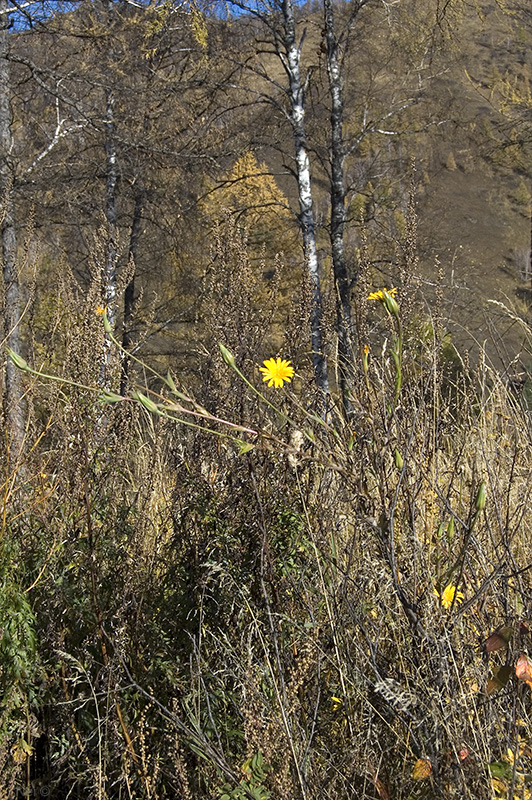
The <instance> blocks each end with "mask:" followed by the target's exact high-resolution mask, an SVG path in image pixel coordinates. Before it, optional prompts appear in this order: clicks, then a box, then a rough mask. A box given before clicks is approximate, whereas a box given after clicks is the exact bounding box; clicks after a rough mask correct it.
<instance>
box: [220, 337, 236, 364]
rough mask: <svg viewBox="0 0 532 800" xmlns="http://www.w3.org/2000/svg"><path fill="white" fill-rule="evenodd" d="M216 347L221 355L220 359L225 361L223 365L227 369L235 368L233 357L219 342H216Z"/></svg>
mask: <svg viewBox="0 0 532 800" xmlns="http://www.w3.org/2000/svg"><path fill="white" fill-rule="evenodd" d="M218 347H219V348H220V353H221V354H222V358H223V360H224V361H225V363H226V364H227V365H228V366H229V367H233V369H234V368H235V367H236V361H235V357H234V355H233V354H232V353H231V352H230V351H229V350H228V349H227V347H226V346H225V345H223V344H222V343H221V342H218Z"/></svg>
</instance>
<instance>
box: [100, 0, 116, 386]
mask: <svg viewBox="0 0 532 800" xmlns="http://www.w3.org/2000/svg"><path fill="white" fill-rule="evenodd" d="M103 13H104V20H105V25H106V28H107V31H108V35H109V37H111V36H112V35H113V32H112V27H113V26H112V13H113V11H112V7H111V2H110V0H103ZM104 57H105V58H106V59H107V64H106V84H107V85H106V88H105V117H104V137H105V143H104V147H105V219H106V221H107V229H106V234H105V236H106V242H105V256H104V258H105V263H104V264H103V265H102V300H103V305H104V307H105V310H106V314H107V319H108V320H109V324H110V326H111V328H112V329H113V330H114V328H115V325H116V263H117V247H118V229H117V201H116V196H117V188H118V164H117V153H116V141H115V113H114V93H113V89H112V81H113V75H112V69H111V68H112V65H113V61H114V53H113V46H112V44H111V43H109V45H108V46H107V48H106V50H105V52H104ZM110 361H111V342H110V340H109V338H108V337H107V336H106V338H105V345H104V352H103V357H102V366H101V370H100V384H101V385H102V386H107V385H108V383H109V379H110V374H109V371H110Z"/></svg>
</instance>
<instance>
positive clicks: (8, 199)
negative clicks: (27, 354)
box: [0, 0, 25, 454]
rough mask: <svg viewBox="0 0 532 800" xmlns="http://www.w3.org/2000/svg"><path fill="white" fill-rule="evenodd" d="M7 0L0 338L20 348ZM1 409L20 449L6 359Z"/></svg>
mask: <svg viewBox="0 0 532 800" xmlns="http://www.w3.org/2000/svg"><path fill="white" fill-rule="evenodd" d="M7 8H8V2H7V0H0V220H1V224H0V229H1V237H2V270H3V280H4V340H5V342H6V344H7V345H8V347H10V348H11V349H12V350H14V351H15V352H17V353H19V352H20V329H19V323H20V308H21V301H20V284H19V276H18V270H17V237H16V229H15V209H14V200H13V183H14V177H15V168H14V164H13V132H12V115H11V91H10V87H11V82H10V68H9V36H10V34H9V30H8V28H9V14H8V13H7ZM4 413H5V419H6V425H7V429H8V435H9V440H10V448H11V450H12V451H13V452H14V453H15V454H19V453H21V451H22V447H23V442H24V416H25V415H24V407H23V401H22V382H21V376H20V372H19V371H18V370H17V368H16V367H15V365H14V364H13V362H12V361H11V359H9V358H8V359H7V365H6V373H5V392H4Z"/></svg>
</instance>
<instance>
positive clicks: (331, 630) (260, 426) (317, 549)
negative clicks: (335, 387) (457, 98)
mask: <svg viewBox="0 0 532 800" xmlns="http://www.w3.org/2000/svg"><path fill="white" fill-rule="evenodd" d="M233 238H234V237H233ZM221 246H222V245H221V244H220V241H219V242H218V248H221ZM226 246H227V249H226V250H224V253H225V255H224V259H225V260H224V261H223V263H224V265H225V267H227V269H229V270H230V271H231V270H232V271H233V272H234V271H235V270H237V269H238V268H239V265H240V268H241V269H240V273H239V274H240V276H241V280H240V281H236V280H233V281H232V283H231V285H230V288H231V296H230V297H226V296H223V297H222V296H220V291H221V289H220V285H221V284H216V286H215V287H214V289H213V292H214V293H215V296H213V297H211V300H210V301H209V298H208V297H207V298H206V300H205V302H206V303H209V302H211V306H210V312H209V314H210V316H208V315H207V312H206V316H205V319H206V320H207V321H208V320H211V322H208V324H207V325H206V328H207V333H206V335H205V337H204V340H203V345H202V347H198V348H197V351H196V352H195V353H193V356H194V358H195V359H196V360H197V363H199V362H201V364H202V366H201V376H202V380H201V383H199V382H198V385H197V386H196V387H195V394H194V397H192V395H191V394H189V393H188V390H187V389H186V387H184V386H181V385H179V381H178V378H177V376H176V374H172V375H168V376H163V375H158V376H157V375H153V376H151V377H149V373H148V377H147V378H146V377H145V374H144V373H143V372H141V371H139V372H138V374H137V377H136V380H137V381H138V383H139V385H138V386H135V385H131V386H130V391H129V392H128V393H127V395H126V396H125V397H119V396H117V395H113V394H112V392H111V389H112V386H113V385H114V384H113V380H114V381H115V383H116V381H118V380H119V349H117V348H115V349H114V350H113V353H114V356H113V358H114V359H115V360H114V361H113V360H112V359H111V360H108V361H107V370H108V371H107V376H106V380H107V381H108V383H107V384H106V386H102V385H101V382H100V383H99V381H101V370H100V369H99V365H100V364H101V359H102V352H103V351H105V352H107V350H105V348H106V347H107V346H108V344H109V341H110V340H108V342H107V345H106V344H105V342H104V328H103V325H102V320H101V318H100V317H98V316H97V315H96V314H95V313H94V309H93V308H92V306H91V304H92V305H94V303H92V300H90V298H93V299H94V297H97V296H98V291H96V290H94V289H91V291H90V292H89V300H87V299H86V298H84V297H75V296H74V294H72V295H71V296H70V306H71V310H70V313H69V316H68V322H65V320H64V318H61V314H62V311H61V306H60V304H58V305H57V312H56V313H57V315H58V317H57V320H56V324H55V325H54V331H55V332H56V335H57V336H58V337H60V351H61V352H62V353H64V354H65V358H64V361H63V367H62V370H63V371H62V372H61V373H60V372H59V371H58V369H59V368H58V367H57V364H56V362H55V361H54V360H53V356H52V355H51V354H48V355H46V354H45V355H43V356H42V361H41V363H39V364H33V366H32V367H31V369H30V368H28V369H26V368H25V364H24V362H21V361H20V359H19V364H20V366H22V368H23V369H25V380H26V386H27V402H28V404H29V406H30V407H31V415H30V422H29V424H28V430H27V442H26V455H25V462H24V464H23V465H21V464H20V463H13V459H12V458H10V457H9V456H10V454H9V448H8V447H6V450H5V452H4V458H3V464H2V467H3V506H2V539H1V542H0V582H1V595H0V682H1V685H2V700H1V703H0V767H1V768H0V797H4V798H11V797H15V796H28V797H29V796H44V795H47V796H49V797H57V798H67V797H75V796H77V797H84V798H91V797H95V798H107V797H108V798H125V797H130V798H133V797H134V798H141V797H142V798H144V797H145V798H176V797H179V798H185V799H186V798H191V799H193V800H196V799H197V800H200V798H209V799H211V800H214V799H215V798H219V800H243V799H244V798H255V800H267V799H268V798H271V799H272V800H294V798H299V799H300V800H314V798H316V799H317V798H330V799H331V800H340V799H341V800H348V798H353V800H355V798H356V800H370V799H375V798H381V800H386V799H387V798H393V799H394V800H407V798H412V799H413V798H416V799H417V798H452V797H456V798H474V799H475V800H482V799H483V798H493V797H500V798H503V797H504V798H506V797H510V798H514V797H516V798H521V799H524V798H529V797H530V796H531V795H530V788H529V781H530V774H531V772H532V749H531V748H532V741H531V738H530V730H531V725H530V723H531V719H530V714H531V699H530V692H531V686H532V662H531V661H528V659H527V654H528V653H531V655H532V644H531V643H530V632H529V619H530V616H531V613H532V612H531V608H532V606H531V604H532V574H531V572H532V549H531V545H530V537H529V530H530V527H531V525H532V519H531V511H530V508H531V503H530V492H531V487H532V474H531V473H532V437H531V425H530V415H529V411H528V408H527V406H526V403H525V401H524V396H523V395H522V394H520V393H519V392H518V391H516V388H515V386H513V385H509V384H508V383H507V382H505V381H504V380H503V378H502V377H501V375H500V373H499V372H497V371H496V370H495V369H493V368H492V367H490V366H489V363H488V361H487V358H483V357H482V354H481V358H480V359H479V361H478V364H476V365H475V366H474V367H472V366H470V365H469V364H468V363H467V361H465V360H464V359H463V358H461V356H460V354H459V353H457V352H456V350H455V349H454V348H453V345H452V342H451V341H450V339H449V336H448V335H447V333H446V331H445V327H444V325H443V323H442V321H441V320H440V319H439V318H438V316H437V314H436V313H431V309H430V308H429V309H427V308H426V306H425V305H424V304H423V302H422V301H421V300H420V298H419V296H418V293H417V290H416V287H415V285H413V284H408V282H407V281H403V282H402V284H401V285H400V286H399V287H398V291H397V294H396V295H395V296H394V294H393V293H390V292H387V291H380V292H377V294H376V296H375V297H374V299H372V300H368V296H369V288H372V287H370V280H371V274H370V272H369V269H368V268H367V267H364V265H363V264H362V265H361V277H360V280H359V290H358V295H357V299H356V303H357V305H356V318H357V320H358V322H357V326H356V330H355V331H354V333H353V355H352V357H353V372H352V385H351V387H350V410H349V415H348V417H347V418H346V416H345V414H344V412H343V411H342V409H341V407H339V406H337V405H335V402H334V396H333V397H332V398H331V400H330V403H329V406H328V410H327V412H326V414H325V415H322V414H320V412H319V410H318V412H315V411H314V409H315V408H318V409H319V408H320V405H319V404H318V406H316V397H315V390H314V389H313V387H312V370H311V364H310V359H309V358H308V357H307V358H306V360H305V358H304V357H303V356H302V353H303V350H304V347H303V345H302V342H304V341H305V339H304V336H305V335H306V334H305V330H306V324H305V322H306V321H305V319H304V315H305V311H304V308H302V307H301V308H298V307H297V306H296V303H295V301H294V303H293V304H292V311H293V312H294V309H295V310H297V315H299V316H298V320H299V322H298V323H297V324H295V323H294V324H293V325H292V326H291V327H290V330H289V336H288V337H287V342H286V343H285V344H284V345H283V346H280V348H279V351H278V352H280V353H281V355H282V356H283V358H289V359H291V360H292V361H293V364H294V366H295V368H296V376H295V378H294V379H293V381H292V382H291V383H290V384H289V385H288V384H287V385H286V386H284V387H283V388H277V389H276V388H274V387H272V388H268V387H267V386H266V385H265V384H263V383H262V382H261V376H260V373H259V372H258V369H257V365H258V364H260V363H261V361H262V360H263V359H265V358H267V357H270V356H272V355H277V352H276V353H273V354H272V352H270V351H269V349H268V348H269V346H271V344H269V343H271V342H272V341H274V340H275V341H277V342H279V332H278V329H276V331H275V339H274V338H272V332H271V330H269V329H268V326H266V325H264V324H263V321H264V312H263V310H262V309H261V307H259V305H258V304H257V306H254V300H253V293H252V292H250V291H249V288H250V287H249V285H245V283H246V280H247V279H246V276H247V275H248V273H249V275H251V272H250V270H251V268H250V266H249V262H247V261H246V259H245V247H244V244H243V242H242V241H240V242H238V243H237V244H236V245H235V246H234V247H233V249H231V246H230V242H226ZM239 259H240V261H239ZM225 267H224V268H225ZM249 275H248V277H249ZM249 279H250V280H252V278H251V277H250V278H249ZM253 280H254V279H253ZM272 286H273V288H272V298H271V302H272V303H276V302H277V301H276V299H275V298H276V295H274V293H275V292H277V291H278V288H277V287H278V283H277V282H276V281H274V282H273V284H272ZM239 287H240V288H239ZM377 288H379V287H377ZM305 291H306V289H303V290H302V292H301V295H303V296H305ZM216 292H218V294H216ZM222 302H223V309H224V310H223V315H222V316H219V317H218V321H217V322H216V310H217V309H218V310H219V307H220V303H222ZM264 302H265V299H264V297H262V298H261V305H262V304H263V303H264ZM231 314H233V316H231ZM297 315H295V316H297ZM247 330H249V331H251V332H252V334H253V335H252V337H251V338H249V337H248V336H247V334H246V331H247ZM209 331H210V332H211V334H212V336H211V339H209V336H208V333H209ZM215 338H216V339H218V340H222V344H224V345H226V346H227V347H228V348H229V349H224V348H222V350H221V351H220V349H219V348H218V347H217V345H216V342H215V341H214V339H215ZM224 338H225V341H223V339H224ZM278 346H279V345H278ZM58 347H59V345H58ZM32 352H33V353H41V354H42V352H43V348H42V347H41V348H40V349H39V348H38V347H37V346H34V347H33V349H32ZM47 358H48V362H47V361H46V359H47ZM144 368H145V369H146V370H149V365H144ZM113 370H114V373H113ZM48 372H52V373H53V375H54V376H55V377H59V378H61V379H62V380H63V382H62V383H58V382H57V380H53V379H49V378H47V377H45V376H46V375H47V374H48ZM113 375H114V376H115V377H114V378H113ZM91 387H92V388H91ZM180 422H181V423H182V424H180ZM191 422H192V423H194V424H195V425H197V426H199V427H191V426H190V424H188V423H191ZM235 426H236V427H235ZM7 441H8V439H7ZM22 466H23V467H24V468H22Z"/></svg>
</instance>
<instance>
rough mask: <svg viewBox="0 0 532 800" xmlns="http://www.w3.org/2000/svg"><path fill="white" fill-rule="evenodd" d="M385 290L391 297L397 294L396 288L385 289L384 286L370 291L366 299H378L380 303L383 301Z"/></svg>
mask: <svg viewBox="0 0 532 800" xmlns="http://www.w3.org/2000/svg"><path fill="white" fill-rule="evenodd" d="M385 292H386V293H387V294H389V295H391V296H392V297H395V295H396V294H397V289H387V288H386V287H384V289H379V290H378V291H377V292H371V294H369V295H368V300H378V301H379V302H380V303H384V301H385V300H386V294H385Z"/></svg>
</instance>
